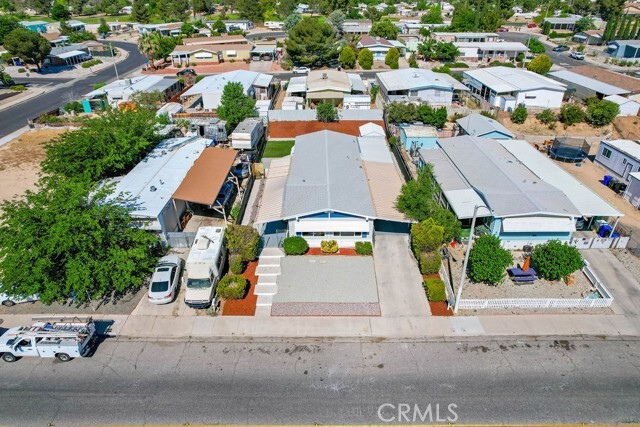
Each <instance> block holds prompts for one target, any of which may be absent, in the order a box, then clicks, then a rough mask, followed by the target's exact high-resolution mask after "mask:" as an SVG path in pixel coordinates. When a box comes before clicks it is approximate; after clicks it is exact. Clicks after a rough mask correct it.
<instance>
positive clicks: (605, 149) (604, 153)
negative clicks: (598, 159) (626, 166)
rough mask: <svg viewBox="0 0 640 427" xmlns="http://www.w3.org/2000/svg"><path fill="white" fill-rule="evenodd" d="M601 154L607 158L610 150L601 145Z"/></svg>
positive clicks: (609, 155) (609, 156)
mask: <svg viewBox="0 0 640 427" xmlns="http://www.w3.org/2000/svg"><path fill="white" fill-rule="evenodd" d="M602 156H603V157H606V158H607V159H610V158H611V150H609V149H608V148H607V147H602Z"/></svg>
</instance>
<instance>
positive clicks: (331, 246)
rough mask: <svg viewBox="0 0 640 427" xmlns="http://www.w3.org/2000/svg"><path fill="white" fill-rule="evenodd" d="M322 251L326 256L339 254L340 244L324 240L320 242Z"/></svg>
mask: <svg viewBox="0 0 640 427" xmlns="http://www.w3.org/2000/svg"><path fill="white" fill-rule="evenodd" d="M320 249H322V252H323V253H325V254H335V253H336V252H338V242H336V241H335V240H323V241H322V242H320Z"/></svg>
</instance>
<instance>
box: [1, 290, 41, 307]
mask: <svg viewBox="0 0 640 427" xmlns="http://www.w3.org/2000/svg"><path fill="white" fill-rule="evenodd" d="M39 299H40V298H38V296H37V295H32V296H30V297H26V298H25V297H17V296H10V295H7V294H3V293H0V304H2V305H4V306H5V307H13V306H14V305H16V304H22V303H23V302H34V301H38V300H39Z"/></svg>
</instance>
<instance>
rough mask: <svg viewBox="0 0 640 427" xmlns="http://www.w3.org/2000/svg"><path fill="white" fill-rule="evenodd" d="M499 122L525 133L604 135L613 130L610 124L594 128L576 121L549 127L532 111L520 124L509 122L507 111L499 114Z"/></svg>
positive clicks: (514, 130)
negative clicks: (569, 124) (571, 124)
mask: <svg viewBox="0 0 640 427" xmlns="http://www.w3.org/2000/svg"><path fill="white" fill-rule="evenodd" d="M500 122H501V123H502V124H503V125H504V126H505V127H506V128H507V129H509V130H510V131H512V132H516V133H523V134H525V135H549V136H555V135H565V134H567V135H569V136H605V135H607V134H609V133H611V132H612V130H613V126H611V125H609V126H604V127H601V128H595V127H593V126H590V125H588V124H586V123H578V124H575V125H573V126H569V127H567V128H566V129H565V127H564V125H563V124H562V123H560V122H558V123H557V124H556V127H555V129H549V127H548V126H547V125H545V124H542V123H540V122H539V121H538V119H536V118H535V114H533V113H529V117H527V120H526V121H525V122H524V123H523V124H521V125H519V124H515V123H513V122H511V119H510V118H509V114H508V113H502V114H501V116H500Z"/></svg>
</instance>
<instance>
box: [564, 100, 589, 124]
mask: <svg viewBox="0 0 640 427" xmlns="http://www.w3.org/2000/svg"><path fill="white" fill-rule="evenodd" d="M559 119H560V121H561V122H562V123H564V124H565V125H566V126H571V125H573V124H576V123H580V122H583V121H584V111H582V108H580V107H579V106H578V105H576V104H564V105H563V106H562V108H561V109H560V116H559Z"/></svg>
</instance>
